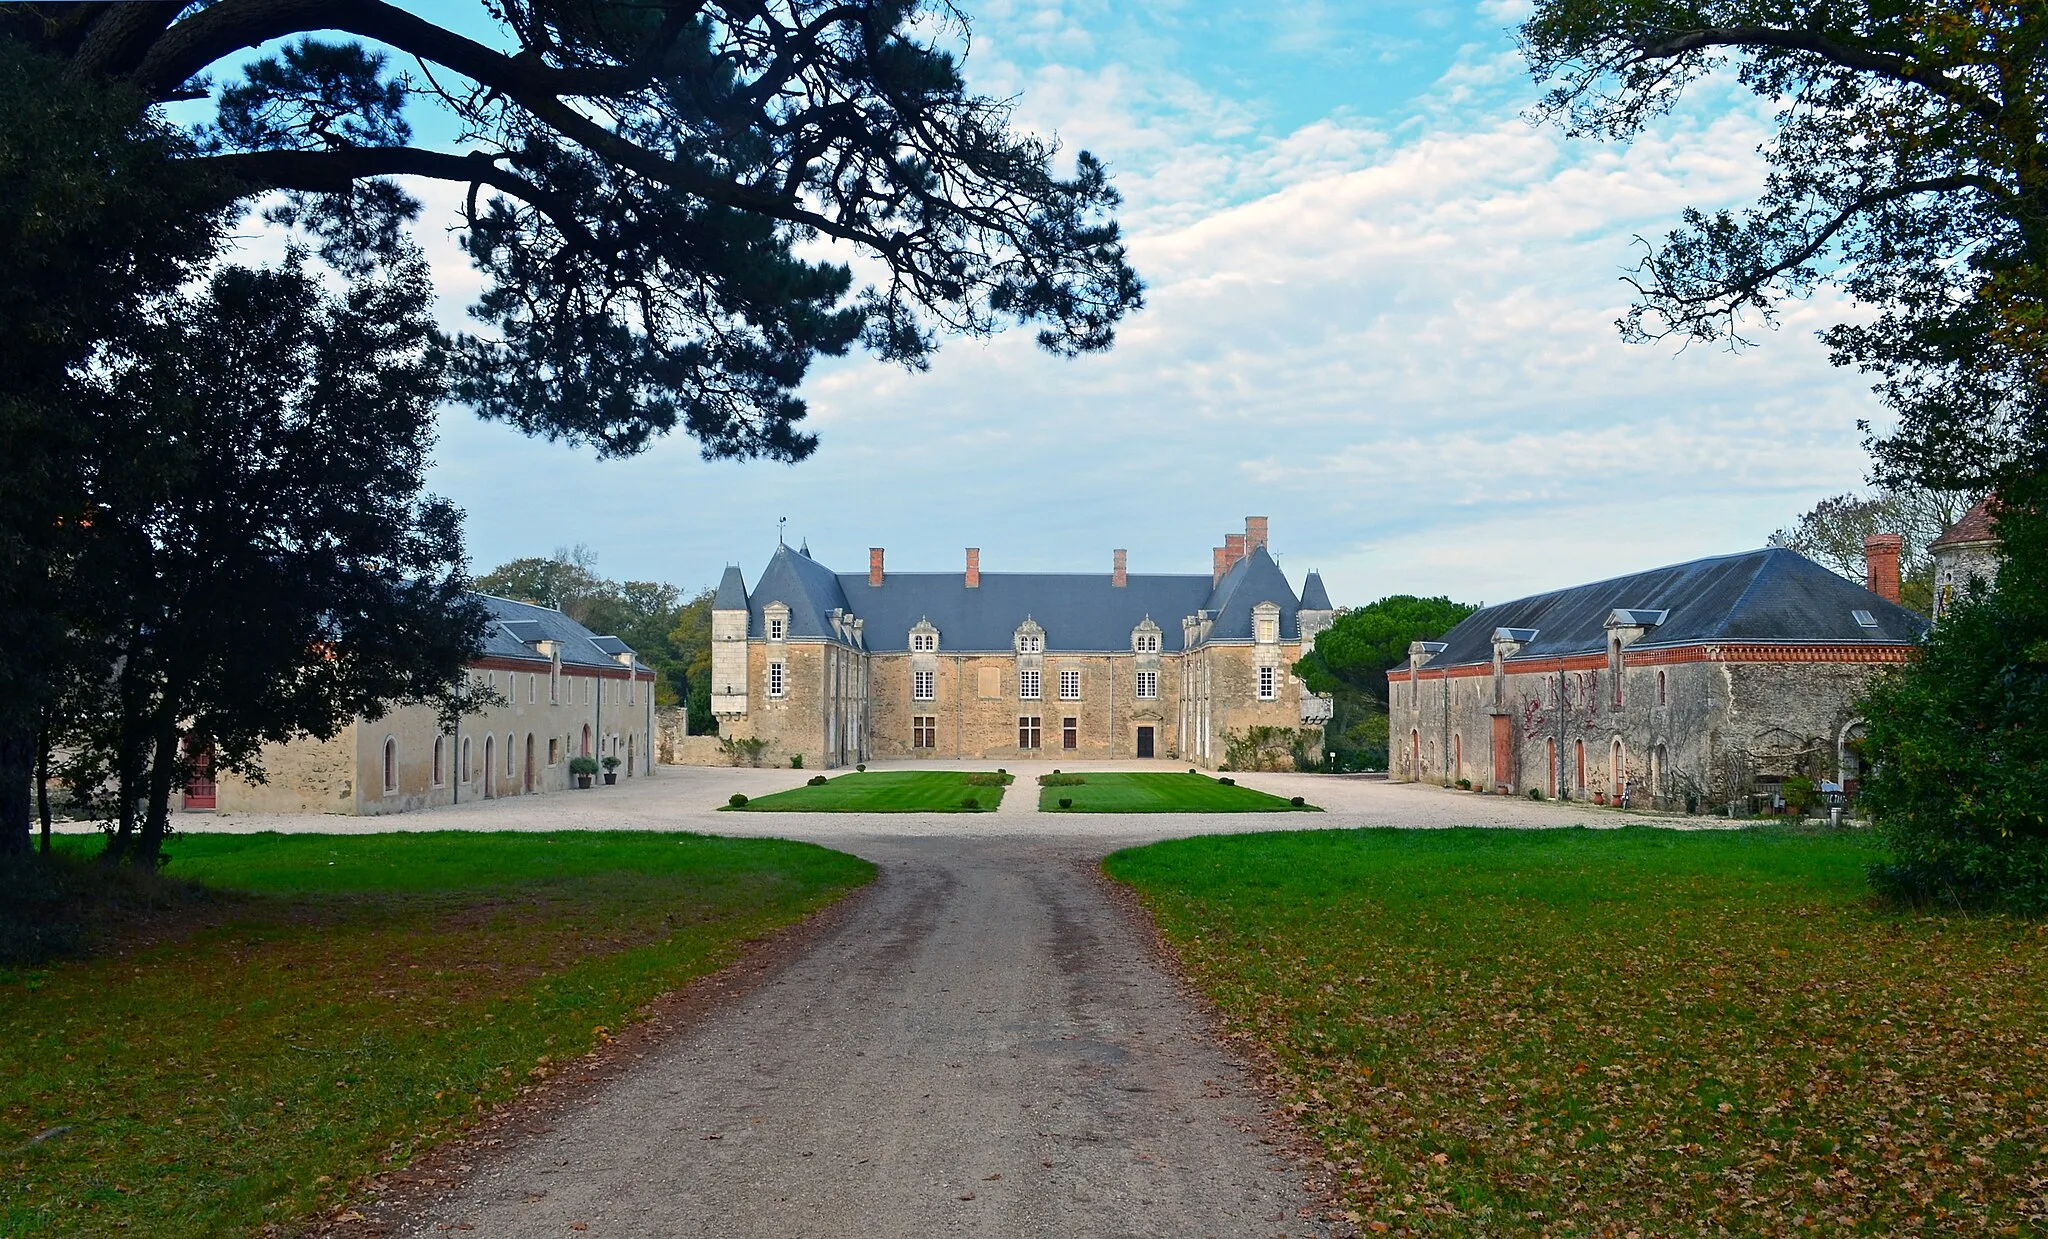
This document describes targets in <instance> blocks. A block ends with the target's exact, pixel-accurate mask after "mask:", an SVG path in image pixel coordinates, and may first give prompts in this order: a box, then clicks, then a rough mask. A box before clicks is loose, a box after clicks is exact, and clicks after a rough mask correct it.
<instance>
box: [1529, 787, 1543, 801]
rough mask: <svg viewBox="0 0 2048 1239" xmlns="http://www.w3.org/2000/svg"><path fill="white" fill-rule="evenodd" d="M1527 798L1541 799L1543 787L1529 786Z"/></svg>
mask: <svg viewBox="0 0 2048 1239" xmlns="http://www.w3.org/2000/svg"><path fill="white" fill-rule="evenodd" d="M1529 799H1531V800H1541V799H1543V789H1542V788H1540V787H1532V788H1530V789H1529Z"/></svg>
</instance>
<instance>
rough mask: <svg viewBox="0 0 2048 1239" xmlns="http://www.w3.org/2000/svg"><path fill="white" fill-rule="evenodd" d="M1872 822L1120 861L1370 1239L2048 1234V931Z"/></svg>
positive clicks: (1264, 842)
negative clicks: (1912, 878) (1919, 882)
mask: <svg viewBox="0 0 2048 1239" xmlns="http://www.w3.org/2000/svg"><path fill="white" fill-rule="evenodd" d="M1875 856H1876V852H1875V850H1874V849H1873V847H1872V846H1871V843H1870V841H1869V840H1868V839H1867V838H1866V837H1861V836H1829V835H1809V834H1801V833H1797V832H1794V831H1790V830H1786V829H1783V828H1776V829H1760V830H1752V831H1743V832H1732V833H1680V832H1674V831H1664V830H1655V829H1651V828H1647V827H1631V828H1628V829H1624V830H1618V831H1584V830H1565V831H1530V832H1520V831H1473V830H1461V831H1422V832H1400V831H1390V830H1371V831H1327V832H1313V833H1308V832H1303V833H1287V834H1275V835H1256V836H1238V837H1232V838H1203V839H1192V840H1184V841H1178V842H1170V843H1161V844H1157V845H1155V846H1152V847H1147V848H1141V849H1135V850H1131V851H1125V852H1119V853H1117V854H1115V855H1113V856H1111V857H1110V858H1109V859H1108V860H1107V861H1106V862H1105V864H1104V867H1105V869H1106V870H1107V871H1108V872H1109V873H1110V874H1111V876H1113V877H1115V878H1117V879H1118V880H1120V881H1123V882H1126V883H1129V884H1130V885H1132V886H1133V887H1135V888H1136V889H1137V890H1138V891H1139V892H1140V894H1141V895H1142V897H1143V899H1144V902H1145V903H1146V905H1147V907H1148V908H1150V909H1151V911H1152V913H1153V915H1154V916H1155V917H1156V919H1157V921H1158V923H1159V925H1160V927H1161V929H1162V930H1163V932H1164V933H1165V935H1166V937H1167V939H1168V940H1169V941H1170V942H1171V943H1172V944H1173V945H1174V947H1175V949H1176V950H1177V951H1178V952H1179V954H1180V956H1181V958H1182V959H1183V960H1184V961H1185V963H1186V965H1187V967H1188V968H1189V970H1190V971H1191V973H1192V974H1193V976H1194V977H1195V978H1196V980H1197V982H1198V983H1199V984H1200V985H1201V986H1202V987H1203V989H1204V990H1205V991H1206V992H1207V993H1208V994H1209V995H1210V997H1211V998H1212V999H1213V1000H1214V1001H1215V1002H1216V1003H1217V1005H1218V1007H1219V1008H1220V1009H1221V1011H1222V1013H1223V1015H1224V1018H1225V1020H1226V1022H1227V1024H1228V1026H1229V1028H1230V1029H1231V1030H1232V1032H1233V1033H1234V1034H1235V1035H1238V1036H1241V1037H1243V1038H1245V1039H1247V1040H1249V1041H1251V1042H1254V1043H1256V1044H1258V1045H1262V1046H1264V1047H1266V1048H1267V1049H1268V1050H1270V1052H1271V1063H1272V1065H1273V1069H1274V1072H1275V1075H1276V1079H1277V1081H1278V1082H1279V1084H1280V1086H1281V1088H1282V1091H1283V1093H1284V1094H1285V1096H1286V1098H1287V1101H1288V1104H1289V1108H1290V1110H1292V1111H1293V1112H1294V1113H1295V1114H1297V1115H1299V1116H1300V1118H1301V1120H1302V1122H1303V1123H1304V1124H1305V1125H1306V1126H1307V1128H1308V1129H1309V1130H1310V1131H1311V1132H1312V1133H1313V1135H1314V1136H1315V1137H1316V1138H1317V1139H1319V1141H1320V1142H1321V1144H1322V1146H1323V1148H1324V1149H1325V1157H1326V1159H1327V1160H1326V1161H1325V1162H1324V1169H1323V1172H1322V1173H1323V1175H1324V1176H1326V1177H1327V1178H1329V1179H1332V1180H1334V1182H1335V1183H1336V1185H1337V1187H1338V1189H1339V1190H1340V1192H1341V1194H1342V1197H1343V1199H1344V1200H1345V1201H1346V1203H1347V1207H1348V1208H1349V1209H1350V1210H1351V1211H1352V1212H1353V1213H1354V1214H1355V1215H1356V1216H1357V1217H1358V1218H1359V1219H1360V1220H1362V1221H1363V1222H1365V1224H1366V1225H1367V1227H1368V1228H1369V1229H1373V1230H1381V1229H1387V1230H1391V1231H1393V1232H1395V1233H1402V1232H1406V1233H1416V1234H1430V1235H1559V1236H1562V1235H1586V1234H1612V1235H1617V1236H1619V1235H1623V1234H1625V1233H1627V1232H1629V1231H1636V1232H1639V1233H1640V1234H1642V1235H1679V1234H1685V1235H1692V1234H1702V1233H1714V1234H1723V1233H1733V1234H1745V1235H1749V1234H1786V1235H1790V1234H1823V1233H1825V1234H1868V1235H1903V1234H1972V1235H1975V1234H1986V1235H1989V1234H2021V1233H2025V1234H2040V1233H2043V1227H2044V1219H2048V925H2043V924H2041V923H2039V922H2025V921H2015V920H2011V919H2003V918H1997V917H1990V918H1966V917H1961V916H1946V915H1920V914H1914V913H1903V912H1897V911H1893V910H1890V909H1887V908H1885V907H1882V906H1879V905H1877V904H1876V903H1874V902H1873V901H1872V900H1871V899H1870V898H1869V897H1868V895H1867V888H1866V886H1865V882H1864V876H1863V874H1864V867H1865V866H1866V865H1867V864H1868V863H1869V862H1870V861H1871V860H1873V859H1874V858H1875Z"/></svg>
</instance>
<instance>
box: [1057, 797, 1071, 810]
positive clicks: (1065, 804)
mask: <svg viewBox="0 0 2048 1239" xmlns="http://www.w3.org/2000/svg"><path fill="white" fill-rule="evenodd" d="M1073 807H1074V798H1073V797H1072V796H1062V797H1060V808H1062V809H1071V808H1073Z"/></svg>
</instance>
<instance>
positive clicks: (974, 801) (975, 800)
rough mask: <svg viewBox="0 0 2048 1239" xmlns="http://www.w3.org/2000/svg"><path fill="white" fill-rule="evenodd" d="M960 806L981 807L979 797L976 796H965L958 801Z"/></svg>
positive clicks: (966, 807) (964, 807)
mask: <svg viewBox="0 0 2048 1239" xmlns="http://www.w3.org/2000/svg"><path fill="white" fill-rule="evenodd" d="M960 807H961V808H963V809H979V808H981V798H980V797H978V796H968V797H965V798H963V799H962V800H961V801H960Z"/></svg>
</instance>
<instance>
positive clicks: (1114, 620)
mask: <svg viewBox="0 0 2048 1239" xmlns="http://www.w3.org/2000/svg"><path fill="white" fill-rule="evenodd" d="M727 575H728V579H730V577H731V575H732V570H728V574H727ZM1125 581H1126V584H1125V585H1124V586H1123V587H1122V588H1118V587H1117V586H1116V585H1114V584H1113V583H1112V578H1111V576H1110V574H1109V573H1107V572H1102V573H1085V572H1065V573H1062V572H983V573H982V574H981V585H980V586H979V587H978V588H975V589H969V588H967V582H966V578H965V576H964V574H962V573H959V572H887V573H884V574H883V577H882V583H881V585H879V586H872V585H869V584H868V577H867V573H865V572H841V573H834V572H832V571H831V570H830V569H828V568H826V567H825V566H824V565H823V564H820V563H818V562H817V561H815V560H813V559H812V558H811V557H810V556H809V555H808V554H806V553H804V552H801V551H792V550H791V549H789V548H788V547H787V546H782V547H777V548H776V551H775V555H774V557H773V558H772V559H770V560H769V561H768V566H767V567H766V568H765V569H763V570H762V572H761V579H760V580H759V581H758V582H756V583H755V585H754V588H753V590H752V592H751V593H750V594H748V595H747V604H746V605H747V612H748V614H747V633H748V635H749V636H753V637H759V636H762V635H763V634H764V633H765V631H766V627H765V625H764V623H763V620H762V613H763V609H764V608H765V607H766V606H767V605H768V604H770V603H774V602H781V603H783V604H785V605H787V606H788V607H789V635H790V636H792V637H797V638H803V637H829V636H831V620H830V614H831V611H832V609H833V608H834V607H841V608H844V609H846V610H847V611H849V612H851V613H852V614H853V615H855V616H857V617H859V618H860V619H861V620H863V621H864V622H865V632H864V636H865V640H866V643H867V647H868V648H869V649H872V650H900V649H906V648H907V647H908V644H909V639H910V630H911V628H912V627H914V626H915V625H916V624H917V622H918V621H919V620H921V619H924V620H930V621H931V623H932V624H933V626H935V627H936V628H937V629H938V630H939V648H940V649H942V650H972V651H1001V650H1009V649H1011V648H1013V638H1014V636H1015V634H1016V631H1017V626H1018V625H1020V624H1022V623H1023V622H1024V620H1025V619H1026V618H1027V617H1028V618H1030V619H1032V620H1035V621H1036V622H1037V623H1038V625H1039V626H1040V627H1041V628H1043V629H1045V648H1046V651H1047V652H1048V653H1058V652H1069V653H1079V652H1103V651H1119V652H1120V651H1126V650H1129V649H1130V648H1131V630H1132V629H1134V628H1136V627H1137V626H1138V625H1139V624H1140V623H1142V622H1143V621H1144V620H1145V619H1146V618H1147V617H1150V618H1151V620H1152V622H1153V623H1155V624H1157V625H1159V630H1160V637H1161V641H1160V646H1161V648H1162V649H1163V650H1166V651H1177V650H1179V649H1181V648H1182V642H1181V626H1180V622H1181V620H1182V619H1183V618H1185V617H1186V616H1190V615H1193V614H1194V613H1195V612H1196V611H1198V610H1204V609H1206V610H1209V611H1212V612H1215V613H1216V614H1217V622H1216V624H1215V626H1214V628H1213V629H1212V630H1211V635H1210V640H1212V641H1227V640H1245V641H1249V640H1251V636H1252V627H1251V623H1252V621H1251V609H1252V607H1253V606H1255V605H1257V604H1258V603H1260V602H1264V601H1271V602H1273V603H1274V604H1275V605H1277V606H1278V607H1279V608H1280V635H1281V639H1282V640H1292V639H1293V638H1294V637H1295V636H1296V629H1295V610H1296V602H1295V596H1294V590H1293V589H1292V588H1291V587H1289V586H1288V584H1287V578H1286V577H1285V576H1284V575H1283V574H1282V573H1281V571H1280V567H1279V565H1278V564H1276V563H1274V562H1273V558H1272V556H1270V555H1268V554H1267V553H1266V551H1265V549H1264V548H1260V549H1259V550H1256V551H1254V552H1252V553H1251V554H1250V555H1248V556H1246V557H1245V558H1244V559H1242V560H1240V561H1239V562H1238V563H1237V564H1236V565H1235V566H1233V567H1232V569H1231V570H1230V572H1228V573H1226V574H1225V575H1224V577H1223V579H1222V580H1221V581H1219V582H1214V583H1212V582H1211V581H1210V579H1209V576H1208V574H1207V573H1199V574H1195V573H1190V574H1186V575H1167V574H1157V573H1151V574H1148V573H1137V572H1133V573H1130V574H1128V575H1127V576H1126V578H1125ZM726 596H727V595H726V587H725V585H724V584H723V583H721V584H720V586H719V601H717V602H715V603H714V604H713V605H714V606H717V607H719V608H720V609H727V608H725V607H724V602H723V600H724V599H725V597H726Z"/></svg>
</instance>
